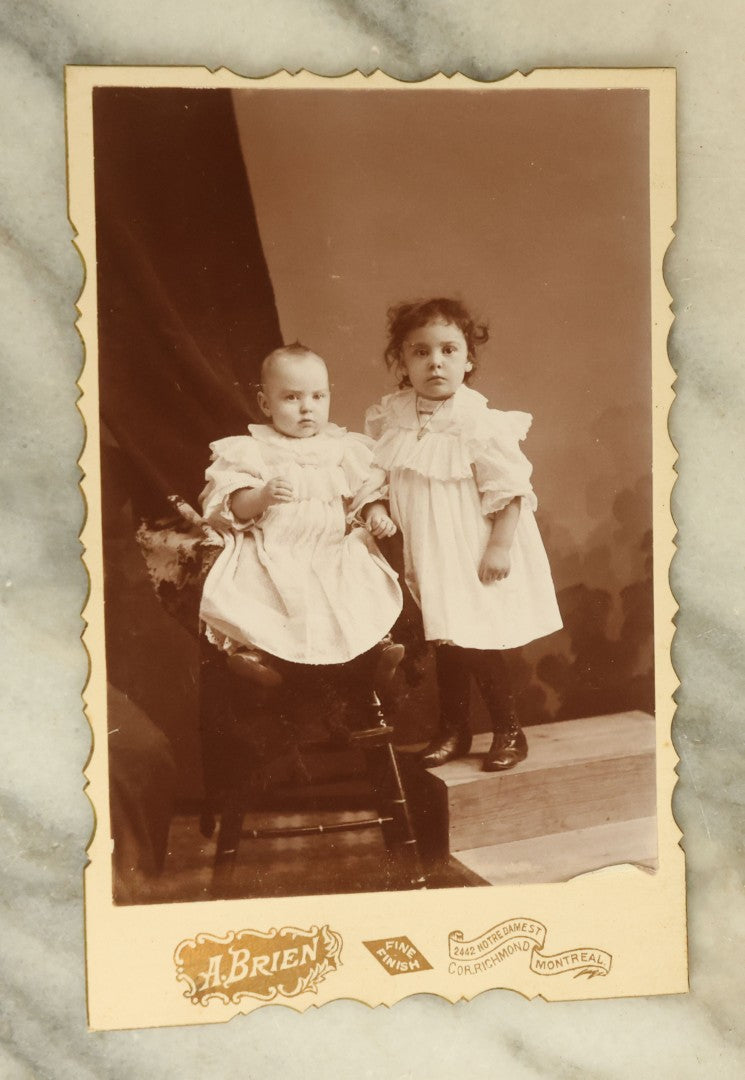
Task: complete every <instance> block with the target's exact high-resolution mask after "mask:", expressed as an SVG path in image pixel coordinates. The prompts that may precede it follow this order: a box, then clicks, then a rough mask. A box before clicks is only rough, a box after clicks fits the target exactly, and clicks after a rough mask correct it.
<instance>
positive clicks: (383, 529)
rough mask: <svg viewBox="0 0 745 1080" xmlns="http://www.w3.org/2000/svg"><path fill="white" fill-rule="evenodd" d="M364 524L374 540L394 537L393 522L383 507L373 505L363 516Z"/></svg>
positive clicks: (394, 527) (376, 504)
mask: <svg viewBox="0 0 745 1080" xmlns="http://www.w3.org/2000/svg"><path fill="white" fill-rule="evenodd" d="M365 524H366V525H367V527H368V529H369V530H370V532H371V533H372V534H373V536H374V537H375V539H376V540H384V539H385V538H386V537H388V536H395V535H396V525H395V522H394V521H393V520H392V519H391V518H390V517H389V516H388V514H387V513H386V512H385V507H383V506H381V505H380V504H379V503H373V504H372V506H371V507H370V509H369V510H368V512H367V514H366V516H365Z"/></svg>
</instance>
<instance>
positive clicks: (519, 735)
mask: <svg viewBox="0 0 745 1080" xmlns="http://www.w3.org/2000/svg"><path fill="white" fill-rule="evenodd" d="M527 756H528V740H527V739H526V738H525V732H524V731H523V729H522V728H521V727H520V724H519V722H518V721H517V720H515V719H514V718H513V719H512V720H511V722H510V726H509V727H508V728H507V730H506V731H495V733H494V738H493V739H492V744H491V746H490V747H489V751H488V753H487V754H486V757H485V758H484V762H483V765H482V766H481V768H482V769H483V770H484V772H504V771H505V769H514V767H515V765H517V764H518V762H520V761H524V760H525V758H526V757H527Z"/></svg>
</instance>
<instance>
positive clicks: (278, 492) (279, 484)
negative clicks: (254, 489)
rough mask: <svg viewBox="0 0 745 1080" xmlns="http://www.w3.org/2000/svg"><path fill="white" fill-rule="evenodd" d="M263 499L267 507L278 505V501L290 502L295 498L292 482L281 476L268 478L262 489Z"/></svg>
mask: <svg viewBox="0 0 745 1080" xmlns="http://www.w3.org/2000/svg"><path fill="white" fill-rule="evenodd" d="M261 493H262V495H263V501H264V503H265V505H266V507H267V508H269V507H270V506H276V504H277V503H289V502H292V500H293V499H294V498H295V492H294V490H293V487H292V484H289V483H288V482H287V481H286V480H283V479H282V477H281V476H275V477H274V478H273V479H272V480H268V481H267V482H266V484H264V486H263V488H262V489H261Z"/></svg>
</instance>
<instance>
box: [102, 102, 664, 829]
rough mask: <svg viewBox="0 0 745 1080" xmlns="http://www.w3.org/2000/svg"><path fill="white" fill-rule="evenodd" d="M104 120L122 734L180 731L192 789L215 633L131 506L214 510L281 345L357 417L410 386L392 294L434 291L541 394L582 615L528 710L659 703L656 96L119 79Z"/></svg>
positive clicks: (545, 437) (560, 563)
mask: <svg viewBox="0 0 745 1080" xmlns="http://www.w3.org/2000/svg"><path fill="white" fill-rule="evenodd" d="M94 124H95V171H96V215H97V264H98V265H97V273H98V309H99V368H100V389H101V398H100V401H101V420H102V432H103V438H102V447H101V454H102V486H103V512H104V521H103V526H104V554H105V589H106V592H105V599H106V620H107V665H108V678H109V682H110V698H109V701H110V721H111V722H110V724H109V727H110V728H111V729H118V731H119V732H120V735H119V738H120V739H121V740H122V742H121V744H120V745H121V750H120V755H121V756H124V757H126V753H127V746H126V740H127V739H128V738H129V737H130V734H129V733H133V732H136V733H137V738H139V739H140V740H142V739H146V740H147V739H150V740H152V742H153V745H154V746H156V745H157V746H159V747H161V748H162V747H167V748H168V752H169V754H170V755H171V758H172V761H173V768H172V771H171V780H170V783H171V787H172V793H173V796H174V798H175V799H177V800H178V799H181V800H188V799H192V798H197V797H198V796H199V794H200V790H201V768H200V751H199V734H198V716H197V699H196V694H195V682H196V679H197V673H198V656H197V644H196V640H195V639H194V638H193V637H192V636H190V635H189V634H188V633H187V632H186V630H185V629H184V628H183V627H182V626H181V625H179V623H178V622H177V621H176V620H174V619H173V618H172V617H170V616H169V615H168V614H167V613H166V611H164V609H163V607H162V606H161V604H160V603H159V602H158V600H157V599H156V597H155V594H154V591H153V588H152V586H151V583H150V581H149V579H148V577H147V574H146V571H145V565H144V561H143V558H142V555H141V553H140V551H139V549H138V546H137V544H136V542H135V533H136V530H137V527H138V524H139V522H140V520H141V519H142V518H144V517H146V518H150V519H152V518H154V517H157V516H158V515H159V514H164V513H165V512H166V511H167V501H166V500H167V496H168V495H170V494H172V493H178V494H179V495H181V496H182V497H183V498H185V499H186V500H187V501H188V502H190V503H191V504H192V505H195V506H196V505H197V499H198V494H199V492H200V490H201V487H202V481H203V475H204V470H205V467H206V465H207V463H208V460H209V450H208V445H209V443H210V441H212V440H214V439H216V438H219V437H222V436H225V435H230V434H239V433H241V432H243V431H244V430H245V426H246V424H247V423H248V421H249V420H250V419H256V418H257V417H256V413H255V405H254V396H255V395H254V389H253V384H254V383H255V382H256V380H257V374H258V365H259V363H260V361H261V359H262V357H263V356H264V355H265V354H266V353H267V352H268V351H270V350H271V349H272V348H274V347H275V346H277V345H278V344H280V343H281V342H282V341H285V342H289V341H293V340H295V339H300V340H301V341H302V342H304V343H305V344H307V345H308V346H310V347H311V348H312V349H313V350H315V351H316V352H318V353H319V354H320V355H322V356H323V357H324V358H325V359H326V360H327V363H328V365H329V369H330V372H331V378H332V383H333V389H332V406H331V416H332V419H333V420H334V421H336V422H337V423H340V424H343V425H346V426H347V427H349V428H350V429H353V430H360V429H361V426H362V418H363V414H364V411H365V408H366V407H367V406H368V405H369V404H371V403H372V402H374V401H376V400H378V399H379V398H380V396H381V395H382V394H383V393H385V392H387V391H389V390H392V389H394V388H395V386H394V381H393V378H392V376H391V375H389V374H388V372H387V371H386V369H385V366H384V364H383V360H382V354H383V348H384V344H385V314H386V309H387V308H388V307H389V306H390V305H391V304H393V303H396V302H398V301H401V300H405V299H416V298H420V297H427V296H431V295H457V296H459V297H461V298H462V299H463V300H465V301H466V303H467V304H468V305H469V306H470V307H471V308H472V309H473V310H474V311H475V312H476V313H477V314H478V315H479V316H481V317H482V318H483V319H485V320H487V321H488V323H489V327H490V335H491V336H490V340H489V342H488V344H487V345H486V346H485V347H484V348H483V349H482V353H481V361H480V367H479V371H478V374H477V376H476V379H475V380H474V382H473V383H472V386H473V387H474V389H476V390H478V391H480V392H481V393H482V394H484V395H486V396H487V397H488V398H489V400H490V403H491V404H492V405H493V406H495V407H497V408H500V409H520V410H525V411H527V412H531V413H532V414H533V416H534V422H533V428H532V430H531V432H530V434H529V436H528V439H527V441H526V443H525V444H524V448H525V452H526V454H527V455H528V457H529V458H530V460H531V461H532V463H533V466H534V473H533V483H534V487H535V490H536V493H537V496H538V515H537V516H538V522H539V525H540V528H541V532H542V534H543V538H544V541H545V545H546V548H547V551H548V555H549V560H550V563H551V567H552V571H553V576H554V580H555V583H556V587H557V593H558V599H559V606H560V608H561V612H562V616H563V619H564V623H565V629H564V630H563V631H562V632H560V633H557V634H554V635H552V636H551V637H549V638H547V639H544V640H543V641H539V642H536V643H534V644H533V645H531V646H530V647H528V648H526V649H524V650H522V651H521V653H520V655H519V656H516V657H515V658H514V667H515V676H516V683H517V686H518V688H519V706H520V710H521V714H522V719H523V721H524V722H525V723H526V724H528V725H530V724H539V723H542V722H546V721H549V720H556V719H569V718H575V717H583V716H601V715H603V714H608V713H612V712H619V711H623V710H631V709H643V710H645V711H647V712H652V711H653V705H654V699H653V687H654V680H653V670H652V591H651V375H650V339H649V318H650V312H649V243H648V232H649V190H648V158H647V140H648V102H647V94H646V92H644V91H634V90H612V91H596V90H592V91H576V92H575V91H567V90H560V91H544V90H539V91H536V90H509V91H504V92H495V91H478V90H472V91H452V90H448V91H421V90H409V89H405V88H402V89H400V90H397V91H394V92H391V91H386V92H379V91H374V90H365V91H350V90H336V89H323V90H306V91H297V90H292V91H288V90H276V89H274V90H264V89H251V90H240V91H228V90H181V89H173V90H171V89H124V88H101V89H99V90H96V91H95V92H94ZM430 684H431V680H425V681H424V683H423V684H422V685H420V686H419V687H414V688H410V687H408V686H403V687H402V688H401V694H402V696H403V699H404V702H403V707H400V708H399V711H398V714H397V717H396V727H397V736H396V738H397V741H399V742H401V743H405V742H416V741H418V740H421V739H423V738H424V737H425V735H426V734H427V733H429V732H430V731H431V729H432V727H433V718H434V714H433V701H432V699H431V697H430V693H431V691H430V690H429V689H428V688H429V686H430ZM474 697H476V696H475V695H474ZM478 726H480V727H481V728H482V729H483V730H485V729H486V727H487V723H486V720H485V718H483V723H481V724H480V725H478V724H477V727H478ZM132 737H133V738H134V735H133V736H132ZM117 783H118V782H117V771H116V769H114V768H112V776H111V787H112V805H114V804H115V803H116V800H117V799H120V800H124V801H127V800H130V801H131V800H132V798H133V796H132V794H131V792H128V791H127V790H126V786H125V785H120V786H119V787H118V786H117ZM143 812H145V811H143Z"/></svg>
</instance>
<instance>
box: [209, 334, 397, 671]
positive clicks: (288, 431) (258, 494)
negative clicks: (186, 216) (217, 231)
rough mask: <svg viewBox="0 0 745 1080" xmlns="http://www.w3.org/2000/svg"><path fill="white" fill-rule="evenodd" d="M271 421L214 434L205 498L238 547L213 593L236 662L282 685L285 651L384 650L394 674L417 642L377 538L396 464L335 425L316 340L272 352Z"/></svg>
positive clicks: (229, 548) (216, 617)
mask: <svg viewBox="0 0 745 1080" xmlns="http://www.w3.org/2000/svg"><path fill="white" fill-rule="evenodd" d="M258 401H259V405H260V407H261V410H262V412H263V413H264V415H265V416H266V417H267V423H266V424H250V425H249V428H248V430H249V432H250V434H249V435H236V436H230V437H228V438H225V439H219V440H218V441H217V442H214V443H212V444H211V447H210V449H211V450H212V462H211V464H210V466H209V468H208V470H207V473H206V479H207V485H206V487H205V489H204V491H203V492H202V495H201V502H202V508H203V515H204V519H205V521H206V522H207V523H208V524H209V525H210V526H211V527H212V528H214V529H215V530H217V532H219V533H220V535H221V536H222V538H223V542H224V547H223V550H222V552H221V553H220V555H219V556H218V558H217V560H216V561H215V563H214V565H213V566H212V568H211V569H210V571H209V574H208V575H207V578H206V580H205V583H204V587H203V591H202V599H201V606H200V618H201V620H202V622H203V623H204V626H205V632H206V634H207V637H208V638H209V640H210V641H211V642H212V643H213V644H215V645H216V646H218V647H219V648H221V649H223V650H225V651H226V652H227V653H228V655H229V658H230V660H229V662H230V664H231V666H232V667H233V668H234V670H235V669H238V670H240V671H241V672H242V673H243V674H246V675H248V677H249V678H252V679H253V680H254V681H256V682H258V683H261V684H263V685H268V686H271V685H276V684H278V683H279V682H280V681H281V674H280V672H279V671H278V667H281V666H282V665H281V664H279V665H277V664H276V662H275V661H276V659H279V660H280V661H286V662H289V663H292V664H314V665H316V664H329V665H332V664H345V663H347V662H348V661H350V660H352V659H354V658H356V657H360V656H362V655H363V654H367V653H369V652H370V650H372V649H373V648H375V647H376V646H378V647H379V652H380V660H379V665H378V667H379V670H378V677H379V678H380V677H381V667H382V669H383V677H385V676H386V675H387V676H388V677H390V675H391V673H392V671H393V670H395V667H396V666H397V664H398V663H399V662H400V660H401V658H402V657H403V652H404V650H403V647H402V646H400V645H394V644H393V643H392V642H391V640H390V638H389V637H388V634H389V631H390V629H391V627H392V626H393V624H394V622H395V621H396V619H397V617H398V615H399V613H400V611H401V606H402V596H401V590H400V588H399V584H398V579H397V575H396V574H395V573H394V571H393V570H392V569H391V567H390V566H389V565H388V563H387V562H386V561H385V559H384V558H383V557H382V555H381V554H380V552H379V550H378V547H377V545H376V543H375V538H377V539H382V538H383V537H388V536H392V535H393V534H394V533H395V532H396V526H395V524H394V523H393V521H392V520H391V518H390V517H389V516H388V514H387V512H386V508H385V506H384V504H383V500H384V499H385V497H386V488H385V474H384V473H383V471H382V470H381V469H377V468H375V467H373V466H372V464H371V457H372V455H371V451H370V449H369V443H368V440H367V439H366V438H365V437H364V436H362V435H355V434H352V433H351V432H347V431H346V430H345V429H344V428H341V427H337V426H336V425H335V424H332V423H330V422H329V419H328V417H329V404H330V392H329V378H328V371H327V369H326V364H325V363H324V361H323V360H322V359H321V358H320V357H319V356H317V355H316V354H315V353H313V352H311V351H310V349H307V348H305V347H304V346H302V345H299V344H296V345H290V346H285V347H283V348H280V349H276V350H275V351H274V352H272V353H270V355H269V356H268V357H267V358H266V359H265V361H264V363H263V365H262V371H261V390H260V392H259V395H258Z"/></svg>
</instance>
